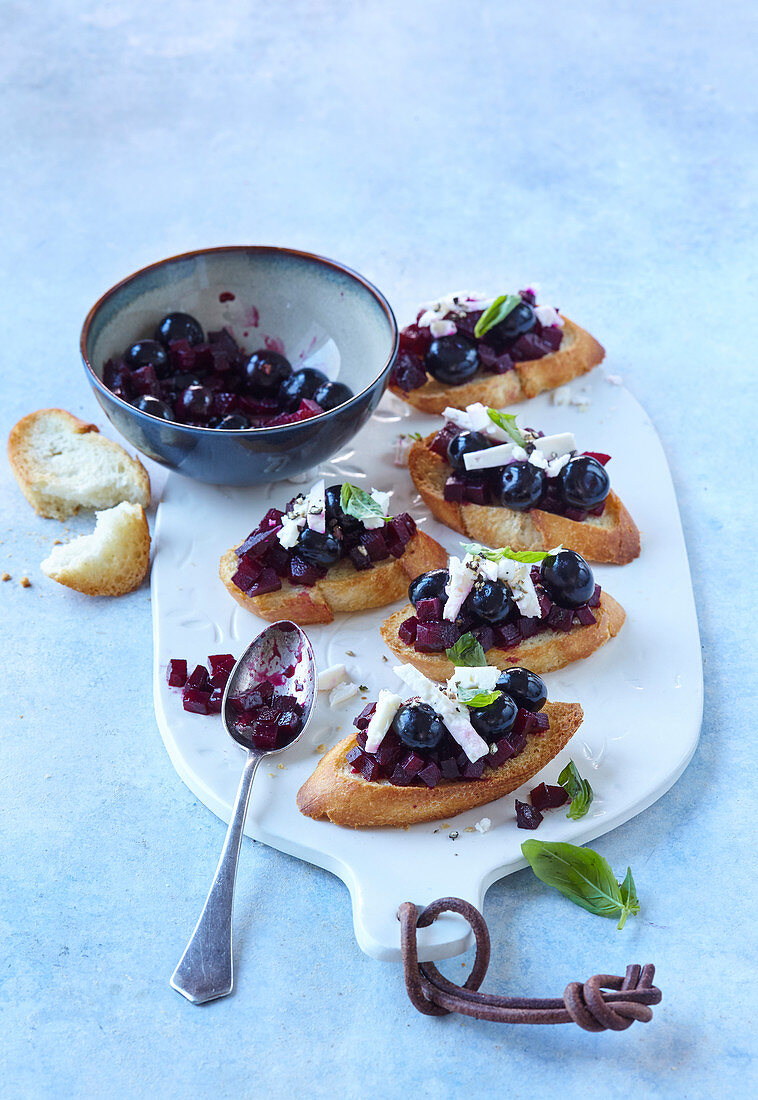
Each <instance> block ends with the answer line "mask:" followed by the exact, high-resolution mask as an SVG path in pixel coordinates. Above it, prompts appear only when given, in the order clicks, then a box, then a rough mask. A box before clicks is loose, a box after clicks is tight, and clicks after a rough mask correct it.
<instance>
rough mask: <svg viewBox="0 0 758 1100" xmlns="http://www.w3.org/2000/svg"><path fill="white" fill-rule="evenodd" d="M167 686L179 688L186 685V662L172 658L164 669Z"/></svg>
mask: <svg viewBox="0 0 758 1100" xmlns="http://www.w3.org/2000/svg"><path fill="white" fill-rule="evenodd" d="M166 679H167V680H168V686H169V687H172V688H181V687H184V685H185V684H186V683H187V662H186V661H183V660H181V658H177V657H172V658H171V660H170V661H169V663H168V667H167V668H166Z"/></svg>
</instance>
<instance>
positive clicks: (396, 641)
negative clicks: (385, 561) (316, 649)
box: [381, 592, 626, 681]
mask: <svg viewBox="0 0 758 1100" xmlns="http://www.w3.org/2000/svg"><path fill="white" fill-rule="evenodd" d="M593 610H594V612H595V614H596V615H597V621H596V622H595V623H594V624H593V625H592V626H573V627H572V628H571V630H569V631H567V632H566V633H564V632H563V631H561V630H547V631H545V632H544V633H542V634H537V635H535V637H533V638H527V639H526V641H523V642H521V643H520V644H519V645H517V646H512V647H511V648H510V649H498V648H497V646H492V648H491V649H488V650H487V664H488V665H497V667H498V668H514V667H522V668H529V669H531V670H532V672H555V670H556V669H557V668H564V667H565V666H566V665H570V664H571V662H572V661H580V660H582V658H584V657H589V655H590V654H591V653H594V652H595V650H596V649H599V648H600V646H601V645H605V643H606V642H607V641H608V640H609V639H610V638H615V636H616V635H617V634H618V632H619V630H620V629H621V627H622V626H623V623H624V619H625V618H626V612H625V611H624V609H623V607H622V606H621V604H619V603H617V602H616V601H615V600H614V599H613V597H612V596H609V595H608V593H607V592H603V593H601V596H600V606H599V607H596V608H593ZM412 615H413V606H412V605H411V604H406V605H405V607H401V608H400V610H399V611H395V612H394V613H393V614H392V615H390V617H389V618H388V619H385V620H384V622H383V623H382V627H381V635H382V637H383V638H384V641H385V642H386V643H387V645H388V646H389V647H390V649H391V650H392V652H393V653H394V654H395V656H396V657H399V658H400V660H401V661H405V662H406V663H407V664H411V665H414V666H415V667H416V668H417V669H418V670H419V672H423V674H424V676H428V677H429V679H430V680H440V681H441V680H448V679H449V678H450V677H451V676H452V675H453V669H454V667H455V666H454V665H453V663H452V661H449V660H448V659H447V657H446V656H445V654H444V653H418V652H417V651H416V650H415V649H414V648H413V646H410V645H406V644H405V642H401V641H400V637H399V635H398V631H399V629H400V624H401V623H402V622H403V621H404V620H405V619H409V618H410V617H411V616H412Z"/></svg>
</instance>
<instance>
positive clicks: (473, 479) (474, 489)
mask: <svg viewBox="0 0 758 1100" xmlns="http://www.w3.org/2000/svg"><path fill="white" fill-rule="evenodd" d="M463 499H464V500H465V501H468V503H469V504H489V502H490V487H489V483H488V481H487V475H486V474H475V475H472V474H466V479H465V481H464V483H463Z"/></svg>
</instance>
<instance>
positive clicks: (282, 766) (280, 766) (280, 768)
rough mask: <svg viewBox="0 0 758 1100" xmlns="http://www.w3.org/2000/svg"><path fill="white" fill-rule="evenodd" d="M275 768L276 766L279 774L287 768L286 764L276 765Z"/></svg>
mask: <svg viewBox="0 0 758 1100" xmlns="http://www.w3.org/2000/svg"><path fill="white" fill-rule="evenodd" d="M276 766H277V768H278V769H279V771H280V772H283V771H284V770H285V769H286V767H287V765H286V764H277V765H276Z"/></svg>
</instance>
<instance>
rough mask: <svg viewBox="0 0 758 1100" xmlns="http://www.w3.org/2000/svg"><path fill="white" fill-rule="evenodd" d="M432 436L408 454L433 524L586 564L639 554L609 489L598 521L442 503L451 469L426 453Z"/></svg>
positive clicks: (631, 525)
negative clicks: (562, 553)
mask: <svg viewBox="0 0 758 1100" xmlns="http://www.w3.org/2000/svg"><path fill="white" fill-rule="evenodd" d="M433 439H434V433H432V434H431V435H428V436H427V437H426V439H422V440H417V441H416V442H415V443H414V444H413V446H412V447H411V450H410V453H409V455H408V469H409V471H410V475H411V478H412V479H413V483H414V485H415V486H416V488H417V489H418V491H419V493H420V494H421V498H422V500H423V501H424V503H425V504H426V506H427V507H428V508H429V510H430V511H431V513H432V515H433V516H434V517H435V519H438V520H439V521H440V523H444V524H445V525H446V526H447V527H451V528H452V529H453V531H458V532H459V533H460V534H461V535H467V536H468V537H469V538H470V539H472V540H473V541H475V542H481V543H484V545H485V546H495V547H496V546H510V547H511V549H512V550H551V549H552V548H553V547H554V546H561V545H562V546H565V547H567V548H568V549H570V550H576V551H577V553H579V554H581V555H582V556H583V557H585V558H589V559H590V560H591V561H600V562H609V563H612V564H614V565H625V564H626V563H628V562H630V561H634V559H635V558H636V557H638V556H639V553H640V533H639V531H638V530H637V527H636V525H635V522H634V520H633V519H632V517H631V516H630V515H629V512H628V511H627V509H626V507H625V506H624V504H623V503H622V501H621V500H620V499H619V497H618V496H616V494H615V493H614V492H613V490H611V492H610V493H609V494H608V499H607V501H606V505H605V510H604V512H603V514H602V516H592V517H589V518H588V519H586V520H581V521H577V520H573V519H567V518H566V517H565V516H557V515H555V514H554V513H553V512H543V511H542V510H541V509H539V508H532V509H530V510H529V511H528V512H515V511H513V509H511V508H505V507H502V506H496V505H495V506H493V505H482V504H469V503H466V504H459V503H458V502H457V501H451V500H445V482H446V480H447V478H448V475H449V472H450V467H449V466H448V464H447V463H446V462H445V461H444V459H442V458H441V457H440V456H439V455H438V454H435V453H434V451H432V450H430V449H429V445H430V443H431V441H432V440H433Z"/></svg>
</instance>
